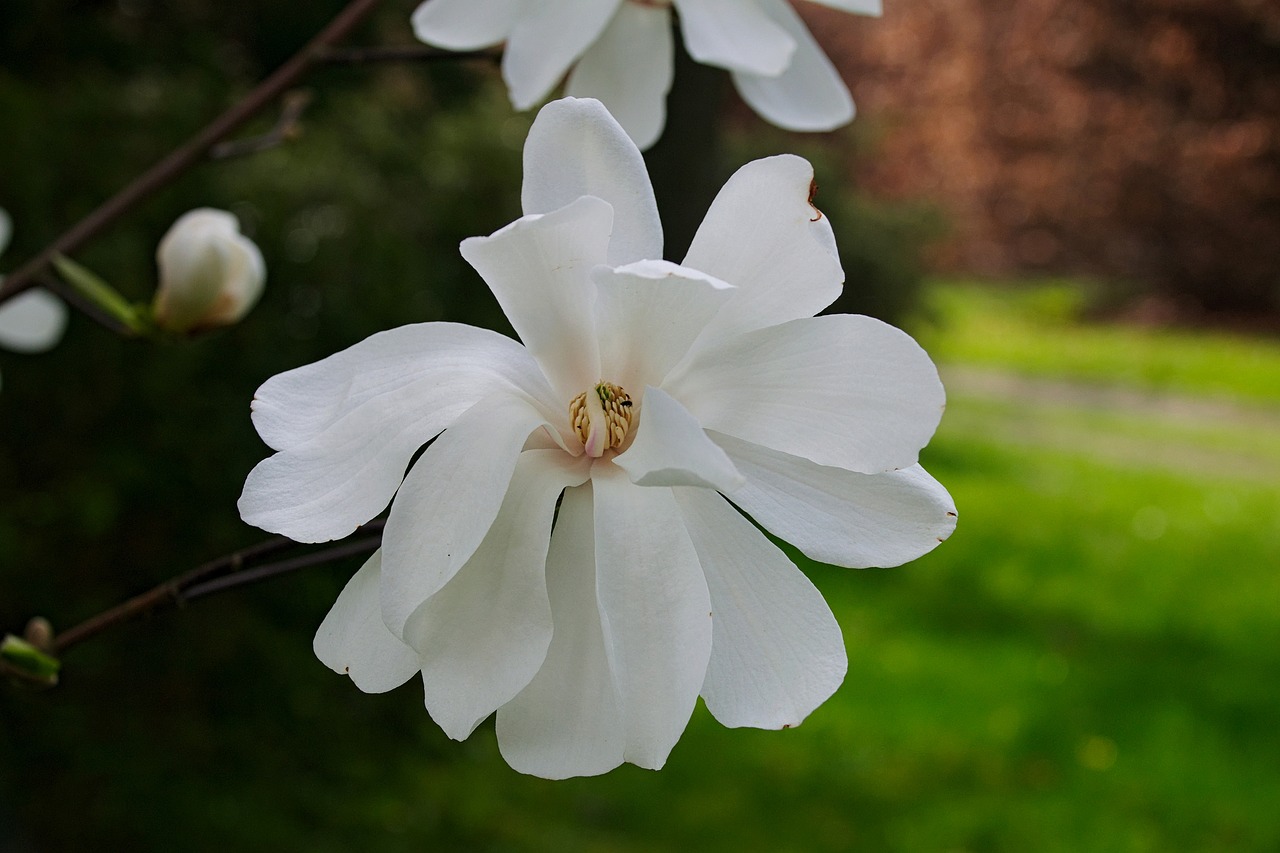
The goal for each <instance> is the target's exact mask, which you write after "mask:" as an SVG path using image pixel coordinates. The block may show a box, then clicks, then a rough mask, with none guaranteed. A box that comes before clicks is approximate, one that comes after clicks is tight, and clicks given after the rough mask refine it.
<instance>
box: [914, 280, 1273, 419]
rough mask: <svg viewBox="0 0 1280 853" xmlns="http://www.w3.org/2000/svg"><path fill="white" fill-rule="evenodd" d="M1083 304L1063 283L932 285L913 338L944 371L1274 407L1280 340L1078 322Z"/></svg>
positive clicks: (1085, 298)
mask: <svg viewBox="0 0 1280 853" xmlns="http://www.w3.org/2000/svg"><path fill="white" fill-rule="evenodd" d="M1089 301H1090V299H1089V292H1088V290H1087V289H1084V288H1082V287H1081V286H1080V285H1079V284H1076V283H1071V282H1048V283H1045V284H1041V285H1031V284H1028V285H1022V286H1012V285H1009V286H999V287H997V286H992V285H983V284H980V283H976V282H967V281H952V280H937V281H934V282H932V283H931V284H930V285H929V287H928V288H927V290H926V297H925V310H924V311H923V312H922V316H921V318H920V320H919V322H918V323H917V324H916V325H915V326H914V327H913V331H914V332H915V333H916V335H917V337H918V338H919V339H920V340H921V342H922V343H924V344H925V347H926V348H927V349H928V350H929V351H930V353H931V354H932V355H933V357H934V358H935V360H937V361H940V362H943V363H951V362H954V363H964V364H972V365H979V366H986V367H1000V368H1007V369H1011V370H1015V371H1018V372H1020V373H1025V374H1028V375H1034V376H1053V377H1057V378H1064V379H1083V380H1088V381H1091V382H1100V383H1105V384H1113V385H1114V384H1120V385H1129V386H1134V387H1138V388H1148V389H1160V390H1165V391H1177V392H1178V393H1189V394H1212V395H1221V396H1230V397H1238V398H1241V399H1245V400H1250V401H1254V402H1257V403H1262V404H1269V405H1273V406H1277V407H1280V341H1276V340H1270V339H1265V338H1248V337H1243V336H1239V335H1234V334H1230V333H1226V332H1220V331H1213V330H1197V331H1187V330H1177V329H1155V328H1144V327H1137V326H1132V325H1118V324H1110V323H1093V322H1086V321H1085V315H1086V313H1087V309H1088V307H1089Z"/></svg>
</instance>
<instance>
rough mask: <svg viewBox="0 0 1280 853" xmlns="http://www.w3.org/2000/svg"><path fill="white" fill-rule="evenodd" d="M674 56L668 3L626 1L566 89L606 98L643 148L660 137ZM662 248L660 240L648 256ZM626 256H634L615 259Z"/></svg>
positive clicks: (570, 93) (576, 68) (574, 93)
mask: <svg viewBox="0 0 1280 853" xmlns="http://www.w3.org/2000/svg"><path fill="white" fill-rule="evenodd" d="M674 56H675V42H674V39H673V38H672V33H671V8H670V7H669V6H665V5H650V4H643V3H628V2H624V3H623V4H622V5H621V6H619V7H618V13H617V14H616V15H614V16H613V20H612V21H610V22H609V26H607V27H605V30H604V32H603V33H601V34H600V38H599V39H597V40H596V42H595V44H593V45H591V47H589V48H588V49H587V52H586V53H584V54H583V55H582V59H580V60H578V64H577V65H576V66H574V69H573V71H572V72H571V73H570V74H569V82H568V83H567V84H566V85H565V94H566V95H568V96H570V97H573V98H596V99H597V100H600V101H603V102H604V103H606V104H608V105H609V112H611V113H613V117H614V118H616V119H617V120H618V124H620V125H622V127H623V129H624V130H625V131H626V132H627V134H628V135H629V136H630V137H631V138H632V139H633V140H634V141H635V144H636V146H637V147H639V148H640V150H642V151H643V150H644V149H646V148H648V147H649V146H651V145H653V143H655V142H657V141H658V137H659V136H661V135H662V127H663V125H664V124H665V123H666V120H667V92H669V91H670V90H671V81H672V80H673V79H674V77H675V74H674V72H675V61H674ZM526 150H527V149H526ZM526 174H527V173H526ZM591 195H599V193H591ZM660 254H661V246H659V251H658V252H657V253H656V254H654V255H651V257H657V256H658V255H660ZM626 260H634V258H633V257H627V258H623V259H621V260H618V261H614V263H622V262H624V261H626Z"/></svg>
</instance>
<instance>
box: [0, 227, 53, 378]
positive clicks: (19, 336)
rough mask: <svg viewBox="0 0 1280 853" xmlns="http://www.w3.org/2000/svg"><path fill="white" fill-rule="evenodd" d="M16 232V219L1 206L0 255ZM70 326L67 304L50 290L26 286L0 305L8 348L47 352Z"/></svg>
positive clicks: (0, 338)
mask: <svg viewBox="0 0 1280 853" xmlns="http://www.w3.org/2000/svg"><path fill="white" fill-rule="evenodd" d="M12 234H13V221H12V220H11V219H10V218H9V214H8V213H6V212H5V211H4V210H3V209H0V255H2V254H4V250H5V249H6V248H8V246H9V237H10V236H12ZM0 281H3V277H0ZM66 327H67V306H66V305H64V304H63V303H62V300H61V299H59V298H58V297H56V296H54V295H53V294H51V293H49V292H48V291H45V290H41V289H39V288H33V289H31V290H26V291H23V292H22V293H19V294H18V295H17V296H15V297H13V298H12V299H10V300H8V301H7V302H5V303H4V304H3V305H0V347H3V348H4V349H7V350H11V351H13V352H22V353H39V352H45V351H46V350H49V349H52V348H53V347H54V346H56V345H57V343H58V341H60V340H62V332H63V331H64V330H65V329H66Z"/></svg>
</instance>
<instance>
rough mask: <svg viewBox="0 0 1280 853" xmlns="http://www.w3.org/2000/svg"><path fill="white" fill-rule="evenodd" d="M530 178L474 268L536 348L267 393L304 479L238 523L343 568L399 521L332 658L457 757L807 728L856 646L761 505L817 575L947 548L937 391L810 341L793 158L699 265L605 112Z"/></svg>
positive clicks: (560, 124)
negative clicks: (418, 682) (700, 726)
mask: <svg viewBox="0 0 1280 853" xmlns="http://www.w3.org/2000/svg"><path fill="white" fill-rule="evenodd" d="M524 168H525V177H524V190H523V195H522V200H523V205H524V210H525V213H526V215H525V216H524V217H523V218H521V219H519V220H517V221H516V222H514V223H512V224H511V225H509V226H507V227H506V228H503V229H501V230H500V231H498V232H496V233H495V234H493V235H492V236H489V237H477V238H472V239H470V240H467V241H465V242H464V243H463V244H462V254H463V256H464V257H465V258H466V259H467V260H468V261H469V262H470V263H471V265H472V266H473V267H475V269H476V270H477V271H478V272H479V273H480V275H481V277H483V278H484V280H485V282H486V283H487V284H488V285H489V287H490V288H491V290H492V291H493V293H494V295H495V296H496V297H497V299H498V302H499V303H500V304H501V305H502V308H503V310H504V311H505V312H506V315H507V317H508V318H509V319H510V320H511V323H512V325H513V326H514V327H515V329H516V331H517V332H518V334H519V335H520V339H521V341H523V345H521V344H520V343H517V342H516V341H513V340H511V339H510V338H507V337H504V336H502V335H498V334H496V333H493V332H488V331H484V330H481V329H475V328H471V327H469V326H461V325H456V324H452V323H423V324H419V325H411V326H404V327H401V328H398V329H393V330H391V331H386V332H381V333H379V334H376V335H374V336H372V337H370V338H368V339H367V340H365V341H363V342H361V343H359V344H356V345H355V346H353V347H351V348H350V349H347V350H344V351H343V352H340V353H337V354H336V355H333V356H330V357H329V358H326V359H324V360H322V361H319V362H316V363H315V364H311V365H308V366H306V367H301V368H298V369H296V370H291V371H289V372H287V373H283V374H280V375H278V376H275V377H273V378H272V379H270V380H268V381H267V382H266V383H265V384H264V385H263V386H262V387H261V388H260V389H259V390H258V393H257V395H256V398H255V399H254V402H253V419H254V424H255V426H256V427H257V429H258V432H259V433H260V434H261V436H262V437H263V439H264V440H265V441H266V442H267V443H268V444H269V445H271V446H272V447H273V448H275V449H276V450H277V451H279V452H277V453H276V454H275V455H274V456H272V457H270V458H268V459H267V460H265V461H263V462H262V463H260V464H259V465H258V466H257V467H256V468H255V469H254V470H253V472H252V473H251V474H250V475H249V478H248V481H247V482H246V483H245V488H244V494H243V495H242V496H241V498H240V512H241V514H242V516H243V517H244V519H245V520H246V521H248V522H250V523H252V524H255V525H258V526H260V527H263V528H266V529H267V530H272V531H276V532H279V533H283V534H285V535H287V536H290V537H292V538H294V539H297V540H301V541H307V542H318V541H322V540H328V539H334V538H337V537H341V536H345V535H347V534H349V533H351V532H352V531H354V530H355V529H356V528H357V527H358V526H359V525H361V524H363V523H364V522H366V521H368V520H369V519H371V518H373V517H374V516H375V515H377V514H378V513H379V512H381V511H382V510H383V508H384V507H386V506H387V504H388V503H389V502H391V501H392V496H393V495H394V497H395V500H394V503H392V504H391V514H390V517H389V519H388V521H387V525H386V528H385V532H384V534H383V540H382V550H381V552H380V553H378V554H376V555H375V556H374V557H373V558H372V559H370V560H369V561H368V563H366V564H365V566H364V567H363V568H362V569H360V571H359V572H358V573H357V574H356V575H355V576H354V577H353V578H352V579H351V582H350V583H349V584H348V585H347V587H346V588H345V589H344V590H343V592H342V594H341V595H340V596H339V598H338V600H337V603H336V604H334V606H333V609H332V610H331V611H330V613H329V615H328V616H327V617H326V618H325V620H324V622H323V624H322V625H321V626H320V629H319V632H318V633H317V634H316V638H315V651H316V654H317V655H318V656H319V657H320V659H321V660H322V661H323V662H324V663H326V664H327V665H329V666H330V667H332V668H333V669H334V670H336V671H337V672H339V673H346V674H348V675H350V676H351V678H352V680H353V681H354V682H355V683H356V685H357V686H358V687H360V688H361V689H362V690H365V691H367V692H381V691H385V690H390V689H391V688H393V687H396V686H398V685H399V684H401V683H403V682H404V681H405V680H407V679H409V678H410V677H411V676H413V675H414V674H416V673H418V672H421V673H422V680H423V684H424V686H425V688H426V706H427V710H428V711H429V712H430V714H431V716H432V717H433V718H434V719H435V721H436V722H437V723H438V724H439V725H440V726H441V727H442V728H443V729H444V730H445V732H447V733H448V734H449V735H450V736H451V737H454V738H457V739H462V738H465V737H467V736H468V735H469V734H470V733H471V732H472V731H473V730H474V729H475V727H476V726H477V725H478V724H479V723H480V722H481V721H482V720H484V719H485V718H486V717H488V716H489V715H490V714H491V713H493V712H494V711H495V710H496V711H497V737H498V743H499V745H500V748H501V751H502V754H503V755H504V756H505V758H506V760H507V761H508V762H509V763H510V764H511V765H512V766H513V767H515V768H516V769H518V770H521V771H523V772H526V773H534V774H537V775H540V776H546V777H552V778H560V777H566V776H577V775H589V774H596V773H603V772H605V771H607V770H609V769H611V768H613V767H615V766H617V765H619V764H620V763H622V762H624V761H627V762H631V763H634V764H638V765H641V766H643V767H650V768H658V767H661V766H662V764H663V763H664V762H665V760H666V758H667V754H668V753H669V752H670V750H671V748H672V747H673V746H674V744H675V742H676V740H677V739H678V738H679V737H680V734H681V732H682V731H683V730H684V727H685V725H686V723H687V722H688V720H689V716H690V714H691V712H692V711H693V707H694V704H695V701H696V700H697V698H698V696H699V695H701V696H702V697H703V699H704V700H705V701H706V705H707V707H708V708H709V709H710V711H711V713H712V714H714V715H715V716H716V718H717V719H719V720H720V721H721V722H722V723H724V724H725V725H728V726H755V727H763V728H785V727H789V726H794V725H796V724H798V723H800V721H801V720H803V719H804V718H805V716H806V715H808V714H809V713H810V712H811V711H812V710H813V709H814V708H816V707H817V706H818V705H819V704H821V703H822V702H823V701H824V700H825V699H826V698H827V697H828V696H830V695H831V694H832V692H833V691H835V689H836V688H837V686H839V684H840V682H841V681H842V679H843V678H844V674H845V669H846V658H845V651H844V645H843V642H842V639H841V636H840V629H839V627H838V626H837V624H836V622H835V619H834V618H833V617H832V614H831V611H830V610H829V609H828V607H827V605H826V603H825V602H824V601H823V599H822V597H821V595H820V594H819V593H818V591H817V590H816V589H815V588H814V587H813V585H812V584H811V583H809V581H808V580H807V579H806V578H805V576H804V575H803V574H802V573H801V572H800V571H799V570H798V569H797V568H796V567H795V566H794V565H793V564H792V563H791V562H790V561H789V560H788V559H787V558H786V556H785V555H784V554H783V553H782V552H781V551H779V550H778V549H777V548H775V547H774V546H773V545H772V544H771V543H770V542H769V540H768V539H767V538H766V537H765V535H764V534H763V533H761V532H760V530H758V529H757V528H756V527H755V526H754V525H753V524H752V523H751V522H750V521H749V520H747V518H745V517H744V516H743V515H742V514H741V513H740V512H739V511H738V509H736V508H735V505H736V506H737V507H740V508H741V510H742V511H744V512H746V513H747V514H749V515H750V516H751V518H753V519H754V520H755V521H756V522H757V523H758V524H760V525H761V526H763V527H764V528H765V529H767V530H769V531H771V532H773V533H775V534H777V535H778V536H780V537H781V538H783V539H785V540H787V541H789V542H791V543H793V544H795V546H796V547H798V548H800V549H801V550H802V551H803V552H804V553H806V554H808V555H809V556H810V557H813V558H814V559H817V560H822V561H826V562H830V563H836V564H840V565H844V566H872V565H880V566H887V565H897V564H900V563H902V562H905V561H907V560H910V559H913V558H915V557H917V556H919V555H920V554H923V553H925V552H927V551H929V550H930V549H932V548H933V547H935V546H936V545H937V544H938V542H940V541H942V540H943V539H944V538H946V537H947V536H948V535H949V534H950V532H951V530H952V529H953V527H954V525H955V515H954V507H953V504H952V502H951V499H950V498H949V496H948V495H947V493H946V491H945V490H944V489H943V488H942V486H940V485H939V484H938V483H937V482H936V481H935V480H933V478H931V477H930V476H929V475H928V474H926V473H925V472H924V470H923V469H921V468H920V467H919V465H917V464H916V457H917V453H918V451H919V450H920V448H921V447H922V446H923V445H924V444H925V442H926V441H928V439H929V437H930V436H931V435H932V433H933V431H934V428H935V427H936V426H937V423H938V420H939V417H940V415H941V412H942V406H943V391H942V386H941V384H940V383H939V381H938V375H937V372H936V370H935V369H934V366H933V364H932V363H931V362H930V361H929V358H928V356H926V355H925V353H924V352H923V350H921V349H920V347H919V346H917V345H916V343H915V342H914V341H912V340H911V338H909V337H908V336H907V335H906V334H904V333H903V332H900V331H898V330H897V329H894V328H893V327H891V326H888V325H886V324H884V323H881V322H879V321H877V320H873V319H871V318H868V317H860V316H849V315H835V316H826V317H813V316H812V315H813V314H814V313H815V312H817V311H819V310H821V309H822V308H824V307H825V306H827V305H828V304H830V303H831V301H832V300H833V299H835V297H836V296H837V294H838V293H839V292H840V288H841V281H842V279H843V273H842V271H841V269H840V265H839V262H838V260H837V258H836V254H835V247H834V243H833V240H832V234H831V230H830V228H829V226H828V224H827V222H826V220H825V219H824V218H823V217H822V216H821V215H820V214H818V213H817V212H816V211H815V209H814V208H813V207H812V206H811V205H810V204H809V192H810V186H811V183H812V178H813V172H812V169H811V167H810V166H809V164H808V163H806V162H805V161H804V160H802V159H800V158H798V157H793V156H781V157H772V158H769V159H766V160H758V161H756V162H754V163H751V164H749V165H747V166H745V167H743V168H742V169H741V170H740V171H739V172H738V173H737V174H736V175H734V177H733V178H732V179H731V180H730V181H729V183H728V184H726V185H725V187H724V189H723V190H722V191H721V193H720V195H719V197H718V198H717V199H716V201H715V203H714V204H713V205H712V207H711V210H710V211H709V212H708V214H707V217H706V220H705V221H704V223H703V225H702V228H701V230H700V231H699V232H698V234H697V237H696V239H695V240H694V243H693V246H692V248H691V249H690V250H689V255H688V257H687V258H686V259H685V262H684V264H683V265H676V264H672V263H668V262H665V261H661V260H656V259H657V258H661V257H662V233H661V229H660V226H659V222H658V212H657V209H656V207H655V205H654V199H653V190H652V188H651V187H650V184H649V179H648V175H647V173H646V172H645V167H644V161H643V160H642V159H641V157H640V152H639V150H638V149H637V148H636V146H635V145H634V144H633V143H632V142H631V140H630V139H628V138H627V136H626V135H625V133H624V132H623V130H622V128H621V127H620V126H619V125H618V124H617V123H616V122H614V121H613V120H612V118H611V117H610V116H609V114H608V113H607V112H606V111H605V110H604V108H603V107H602V106H601V105H600V103H599V102H596V101H590V100H573V99H569V100H564V101H557V102H554V103H552V104H550V105H549V106H547V107H546V108H545V109H543V110H542V112H541V114H540V115H539V116H538V118H537V120H536V121H535V122H534V125H533V129H532V130H531V131H530V133H529V139H528V142H527V144H526V146H525V152H524ZM433 438H434V442H432V443H431V444H430V445H429V446H427V448H426V450H425V451H424V452H423V453H422V455H421V457H420V458H419V459H418V460H417V461H416V462H414V463H413V466H412V467H411V468H409V470H408V473H407V474H405V469H406V467H407V466H408V465H409V463H410V460H411V459H412V458H413V457H414V454H415V453H417V452H418V450H419V449H420V448H421V447H422V446H423V445H424V444H425V443H427V442H428V441H431V439H433ZM730 501H732V503H731V502H730Z"/></svg>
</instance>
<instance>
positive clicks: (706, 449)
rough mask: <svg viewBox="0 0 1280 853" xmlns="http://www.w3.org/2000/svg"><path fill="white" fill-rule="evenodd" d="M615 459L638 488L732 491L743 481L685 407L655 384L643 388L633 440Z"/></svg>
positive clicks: (722, 452) (727, 458)
mask: <svg viewBox="0 0 1280 853" xmlns="http://www.w3.org/2000/svg"><path fill="white" fill-rule="evenodd" d="M614 463H615V464H617V466H618V467H619V468H621V469H622V470H624V471H626V472H627V475H628V476H629V477H630V478H631V482H633V483H635V484H636V485H638V486H701V487H703V488H708V489H719V490H720V491H722V492H731V491H733V490H734V489H736V488H738V487H739V486H741V485H742V484H743V483H744V482H745V480H744V479H743V476H742V475H741V474H740V473H738V469H737V468H735V467H734V466H733V462H731V461H730V460H729V457H728V456H727V455H725V452H724V451H723V450H721V449H720V448H719V447H718V446H717V445H716V444H715V442H713V441H712V440H711V439H709V438H707V435H706V433H705V432H703V430H702V427H701V426H699V425H698V422H697V421H696V420H694V418H693V415H691V414H689V410H688V409H686V408H685V407H684V406H681V405H680V404H679V403H678V402H676V401H675V400H673V399H672V398H671V396H670V395H668V394H667V393H666V392H665V391H662V390H661V389H658V388H653V387H648V388H645V390H644V408H643V410H642V411H641V415H640V427H639V429H638V430H637V431H636V437H635V440H634V441H633V442H632V443H631V446H630V447H629V448H627V451H626V452H625V453H622V454H620V455H619V456H617V457H616V458H615V459H614Z"/></svg>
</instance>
